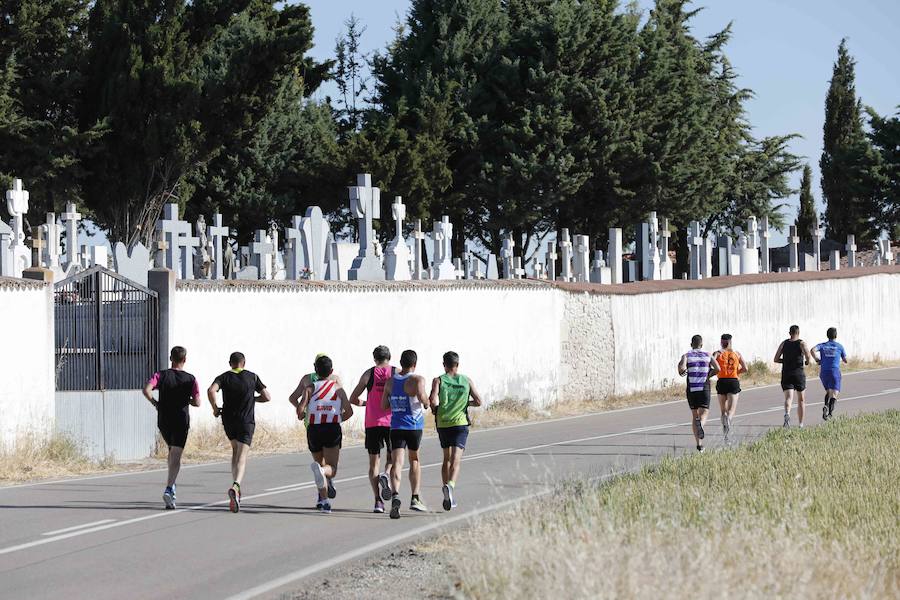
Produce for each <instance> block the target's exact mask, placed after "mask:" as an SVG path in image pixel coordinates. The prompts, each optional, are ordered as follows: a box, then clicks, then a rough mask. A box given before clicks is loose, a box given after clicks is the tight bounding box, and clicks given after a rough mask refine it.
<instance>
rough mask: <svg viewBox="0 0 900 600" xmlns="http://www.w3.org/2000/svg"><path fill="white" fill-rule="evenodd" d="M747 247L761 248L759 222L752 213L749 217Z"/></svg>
mask: <svg viewBox="0 0 900 600" xmlns="http://www.w3.org/2000/svg"><path fill="white" fill-rule="evenodd" d="M747 247H748V248H755V249H758V248H759V223H758V222H757V221H756V217H754V216H752V215H751V216H750V217H749V218H748V219H747Z"/></svg>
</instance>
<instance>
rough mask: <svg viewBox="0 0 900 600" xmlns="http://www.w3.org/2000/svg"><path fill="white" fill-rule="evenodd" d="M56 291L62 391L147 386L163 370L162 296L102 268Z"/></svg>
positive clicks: (58, 375)
mask: <svg viewBox="0 0 900 600" xmlns="http://www.w3.org/2000/svg"><path fill="white" fill-rule="evenodd" d="M54 287H55V304H56V306H55V309H56V389H57V391H74V390H135V389H140V388H142V387H143V386H144V383H145V382H146V381H147V379H148V378H149V375H150V374H152V373H153V372H154V371H155V370H156V369H157V368H158V365H157V360H158V353H157V350H158V337H157V336H158V329H159V299H158V296H157V294H156V292H154V291H153V290H150V289H148V288H145V287H143V286H141V285H138V284H136V283H134V282H133V281H130V280H128V279H126V278H125V277H122V276H121V275H118V274H117V273H114V272H112V271H110V270H109V269H105V268H103V267H99V266H97V267H92V268H90V269H88V270H86V271H82V272H81V273H78V274H77V275H74V276H72V277H70V278H68V279H65V280H63V281H60V282H59V283H57V284H56V285H55V286H54Z"/></svg>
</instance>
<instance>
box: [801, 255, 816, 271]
mask: <svg viewBox="0 0 900 600" xmlns="http://www.w3.org/2000/svg"><path fill="white" fill-rule="evenodd" d="M800 270H801V271H815V270H816V257H815V256H813V255H812V254H810V253H809V252H801V253H800Z"/></svg>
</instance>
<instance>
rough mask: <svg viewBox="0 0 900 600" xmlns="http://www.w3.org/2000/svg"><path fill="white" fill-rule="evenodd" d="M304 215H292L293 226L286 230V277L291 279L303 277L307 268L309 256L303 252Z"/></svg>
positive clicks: (295, 279)
mask: <svg viewBox="0 0 900 600" xmlns="http://www.w3.org/2000/svg"><path fill="white" fill-rule="evenodd" d="M302 229H303V217H300V216H297V215H294V216H293V217H291V226H290V227H288V228H287V230H285V232H284V237H285V239H286V242H285V245H284V248H285V251H286V253H287V264H286V265H285V267H286V277H287V278H288V279H290V280H291V281H297V280H299V279H302V275H303V269H304V268H307V264H308V261H307V258H306V256H305V255H304V254H303V241H302V236H303V234H302Z"/></svg>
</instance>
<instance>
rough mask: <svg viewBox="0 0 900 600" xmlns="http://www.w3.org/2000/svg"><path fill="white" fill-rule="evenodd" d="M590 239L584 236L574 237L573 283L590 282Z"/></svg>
mask: <svg viewBox="0 0 900 600" xmlns="http://www.w3.org/2000/svg"><path fill="white" fill-rule="evenodd" d="M590 252H591V238H590V237H588V236H586V235H576V236H575V256H574V263H575V264H574V267H575V281H580V282H589V281H590V280H591V263H590Z"/></svg>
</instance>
